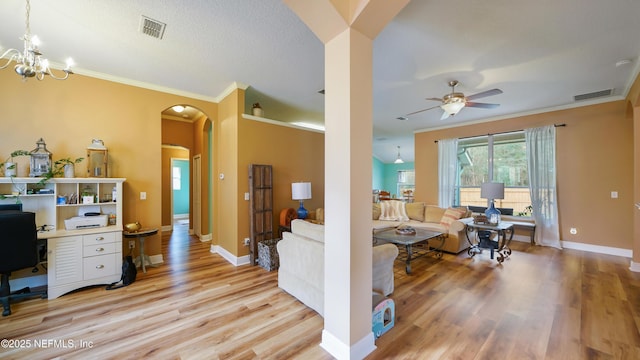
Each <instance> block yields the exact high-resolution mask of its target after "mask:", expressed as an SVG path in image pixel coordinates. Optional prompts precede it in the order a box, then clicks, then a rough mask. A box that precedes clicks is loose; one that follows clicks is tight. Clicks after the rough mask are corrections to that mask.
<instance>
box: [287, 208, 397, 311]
mask: <svg viewBox="0 0 640 360" xmlns="http://www.w3.org/2000/svg"><path fill="white" fill-rule="evenodd" d="M277 249H278V256H279V258H280V268H279V269H278V287H280V288H281V289H282V290H284V291H286V292H288V293H289V294H291V295H293V296H294V297H296V298H297V299H298V300H300V301H301V302H302V303H304V304H305V305H307V306H309V307H310V308H312V309H314V310H315V311H317V312H318V314H320V315H323V314H324V225H321V224H314V223H311V222H308V221H304V220H298V219H296V220H293V221H292V222H291V232H283V233H282V240H280V241H278V245H277ZM397 256H398V249H397V247H396V246H394V245H392V244H385V245H380V246H375V247H373V289H372V290H373V291H375V292H379V293H382V294H384V295H385V296H386V295H390V294H391V293H393V287H394V281H393V262H394V260H395V259H396V257H397Z"/></svg>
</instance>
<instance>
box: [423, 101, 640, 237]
mask: <svg viewBox="0 0 640 360" xmlns="http://www.w3.org/2000/svg"><path fill="white" fill-rule="evenodd" d="M626 110H627V105H626V102H625V101H615V102H609V103H605V104H600V105H592V106H585V107H581V108H575V109H568V110H561V111H553V112H548V113H543V114H536V115H530V116H523V117H518V118H512V119H505V120H499V121H493V122H487V123H482V124H475V125H469V126H461V127H455V128H449V129H444V130H436V131H430V132H421V133H416V135H415V152H416V161H415V169H416V195H415V196H416V200H419V201H426V202H428V203H437V202H438V174H437V171H432V170H433V169H437V164H438V155H437V153H438V151H437V144H436V143H435V142H434V141H435V140H438V139H446V138H455V137H468V136H477V135H485V134H488V133H497V132H504V131H513V130H520V129H524V128H530V127H538V126H543V125H549V124H563V123H564V124H566V125H567V126H566V127H559V128H557V132H556V134H557V139H556V143H557V167H558V169H557V174H558V175H557V179H558V196H559V199H558V203H559V218H560V237H561V239H562V240H565V241H573V242H580V243H586V244H594V245H602V246H610V247H616V248H623V249H631V248H632V246H633V225H632V224H633V219H632V217H633V212H632V210H631V204H632V202H633V168H634V165H633V158H634V156H633V146H634V138H633V122H632V121H630V120H629V118H628V117H627V116H626V115H625V114H626ZM611 191H617V192H618V194H619V198H618V199H611V197H610V195H611ZM572 227H575V228H577V229H578V233H577V234H576V235H571V234H570V233H569V229H570V228H572Z"/></svg>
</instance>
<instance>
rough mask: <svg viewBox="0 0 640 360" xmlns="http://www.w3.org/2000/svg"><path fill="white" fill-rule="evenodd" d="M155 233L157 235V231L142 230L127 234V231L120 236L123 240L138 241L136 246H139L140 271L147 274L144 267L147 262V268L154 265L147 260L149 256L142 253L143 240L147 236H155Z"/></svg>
mask: <svg viewBox="0 0 640 360" xmlns="http://www.w3.org/2000/svg"><path fill="white" fill-rule="evenodd" d="M157 233H158V229H142V230H138V231H136V232H128V231H123V232H122V235H124V237H125V238H137V239H138V244H139V246H140V267H141V268H142V271H143V272H144V273H146V272H147V268H146V266H145V265H146V263H147V262H148V263H149V266H151V267H156V265H153V264H152V263H151V259H150V258H149V255H145V253H144V238H145V237H147V236H151V235H155V234H157ZM136 260H137V259H136Z"/></svg>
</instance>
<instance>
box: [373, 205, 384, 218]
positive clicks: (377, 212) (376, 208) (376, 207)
mask: <svg viewBox="0 0 640 360" xmlns="http://www.w3.org/2000/svg"><path fill="white" fill-rule="evenodd" d="M372 210H373V218H372V220H378V219H380V214H382V210H381V209H380V204H378V203H374V204H373V207H372Z"/></svg>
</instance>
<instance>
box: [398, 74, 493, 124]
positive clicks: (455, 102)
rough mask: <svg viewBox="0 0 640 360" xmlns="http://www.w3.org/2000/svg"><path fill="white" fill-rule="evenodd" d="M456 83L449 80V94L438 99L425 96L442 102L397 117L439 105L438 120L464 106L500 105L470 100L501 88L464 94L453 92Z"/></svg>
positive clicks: (451, 114)
mask: <svg viewBox="0 0 640 360" xmlns="http://www.w3.org/2000/svg"><path fill="white" fill-rule="evenodd" d="M456 85H458V80H452V81H449V86H451V93H450V94H446V95H445V96H443V97H442V99H440V98H427V100H433V101H440V102H441V103H442V104H440V105H437V106H432V107H430V108H426V109H422V110H418V111H414V112H412V113H409V114H407V115H405V116H402V117H399V118H398V119H401V120H406V117H407V116H410V115H414V114H417V113H421V112H423V111H427V110H431V109H435V108H437V107H439V108H441V109H442V110H443V113H442V117H441V118H440V120H444V119H446V118H448V117H449V116H454V115H456V114H457V113H458V112H460V110H462V108H464V107H476V108H481V109H493V108H497V107H498V106H500V104H488V103H478V102H472V101H470V100H475V99H479V98H483V97H487V96H492V95H498V94H502V90H500V89H491V90H487V91H482V92H479V93H477V94H473V95H469V96H464V94H463V93H461V92H455V89H456Z"/></svg>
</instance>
